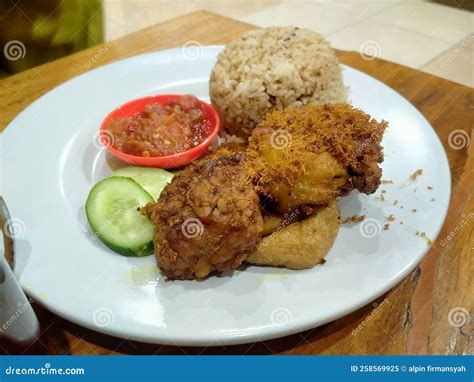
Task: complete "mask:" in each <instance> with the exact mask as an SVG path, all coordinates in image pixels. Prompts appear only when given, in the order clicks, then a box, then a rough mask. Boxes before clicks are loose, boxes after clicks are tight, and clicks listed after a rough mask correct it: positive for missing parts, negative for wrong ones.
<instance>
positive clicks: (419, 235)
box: [415, 231, 433, 246]
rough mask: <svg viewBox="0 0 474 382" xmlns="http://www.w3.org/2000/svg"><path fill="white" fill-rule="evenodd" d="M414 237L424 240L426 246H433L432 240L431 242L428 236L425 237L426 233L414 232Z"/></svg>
mask: <svg viewBox="0 0 474 382" xmlns="http://www.w3.org/2000/svg"><path fill="white" fill-rule="evenodd" d="M415 235H416V236H418V237H421V238H422V239H425V240H426V242H427V243H428V245H430V246H431V245H433V240H431V239H430V238H429V237H428V236H426V232H420V231H416V233H415Z"/></svg>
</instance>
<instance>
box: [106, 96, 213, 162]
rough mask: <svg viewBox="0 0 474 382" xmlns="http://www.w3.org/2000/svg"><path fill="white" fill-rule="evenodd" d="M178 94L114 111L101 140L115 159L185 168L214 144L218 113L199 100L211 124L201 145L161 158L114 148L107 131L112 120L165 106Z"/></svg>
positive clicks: (140, 101) (155, 98) (137, 102)
mask: <svg viewBox="0 0 474 382" xmlns="http://www.w3.org/2000/svg"><path fill="white" fill-rule="evenodd" d="M181 97H182V95H178V94H160V95H157V96H151V97H143V98H138V99H136V100H133V101H130V102H127V103H125V104H123V105H122V106H119V107H117V108H116V109H114V110H113V111H112V112H111V113H110V114H109V115H107V117H105V119H104V120H103V121H102V124H101V125H100V140H101V142H102V144H103V145H104V146H105V147H106V148H107V150H108V151H109V152H110V153H111V154H112V155H113V156H115V157H117V158H119V159H121V160H123V161H125V162H127V163H130V164H133V165H137V166H146V167H159V168H167V169H168V168H176V167H181V166H184V165H186V164H188V163H190V162H192V161H193V160H195V159H197V158H199V157H200V156H201V155H203V154H204V152H205V151H206V150H207V148H208V147H209V145H210V144H211V143H212V141H213V140H214V138H215V137H216V135H217V133H218V132H219V127H220V119H219V114H218V113H217V111H216V110H215V109H214V108H213V107H212V106H211V105H209V104H208V103H206V102H204V101H201V100H199V102H200V103H201V105H202V107H203V110H204V113H205V116H206V119H207V120H208V121H209V124H210V131H211V133H210V134H209V136H208V137H207V138H206V139H204V141H202V142H201V143H200V144H199V145H197V146H194V147H193V148H192V149H189V150H186V151H183V152H181V153H178V154H173V155H167V156H159V157H141V156H136V155H130V154H125V153H124V152H122V151H120V150H117V149H116V148H114V147H112V137H111V134H110V133H109V132H108V131H107V129H106V127H107V125H108V123H109V122H110V121H111V120H112V119H116V118H123V117H131V116H133V115H135V114H137V113H139V112H141V111H143V110H144V109H145V106H146V105H148V104H150V103H159V104H164V103H166V102H168V101H173V100H177V99H179V98H181Z"/></svg>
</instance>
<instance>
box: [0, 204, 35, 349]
mask: <svg viewBox="0 0 474 382" xmlns="http://www.w3.org/2000/svg"><path fill="white" fill-rule="evenodd" d="M11 221H12V219H11V216H10V212H9V211H8V208H7V205H6V204H5V201H4V200H3V198H2V197H1V196H0V222H1V224H2V228H3V229H2V234H3V243H4V253H5V255H7V254H8V255H9V258H10V259H11V260H14V253H15V240H14V234H13V232H11V231H10V230H9V223H10V222H11ZM39 333H40V326H39V322H38V319H37V318H36V315H35V313H34V311H33V308H32V307H31V304H30V301H29V300H28V299H27V297H26V295H25V293H24V292H23V290H22V289H21V287H20V284H19V283H18V280H17V279H16V277H15V275H14V274H13V272H12V269H11V268H10V265H9V264H8V263H7V261H6V257H5V256H3V254H2V253H0V337H4V338H7V339H8V340H10V341H12V342H16V343H29V342H33V341H34V340H35V339H36V338H37V337H38V336H39Z"/></svg>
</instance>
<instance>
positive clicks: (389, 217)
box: [387, 215, 395, 222]
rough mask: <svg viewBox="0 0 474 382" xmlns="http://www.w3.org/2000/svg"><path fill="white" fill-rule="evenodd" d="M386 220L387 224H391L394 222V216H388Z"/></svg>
mask: <svg viewBox="0 0 474 382" xmlns="http://www.w3.org/2000/svg"><path fill="white" fill-rule="evenodd" d="M387 220H388V221H389V222H393V221H395V216H393V215H390V216H388V217H387Z"/></svg>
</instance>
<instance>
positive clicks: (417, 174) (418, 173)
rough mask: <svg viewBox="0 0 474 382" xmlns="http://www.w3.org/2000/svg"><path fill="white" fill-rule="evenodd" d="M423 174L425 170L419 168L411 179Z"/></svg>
mask: <svg viewBox="0 0 474 382" xmlns="http://www.w3.org/2000/svg"><path fill="white" fill-rule="evenodd" d="M421 174H423V170H422V169H421V168H419V169H418V170H416V171H415V172H414V173H413V174H411V175H410V179H411V180H416V178H418V177H419V176H420V175H421Z"/></svg>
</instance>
